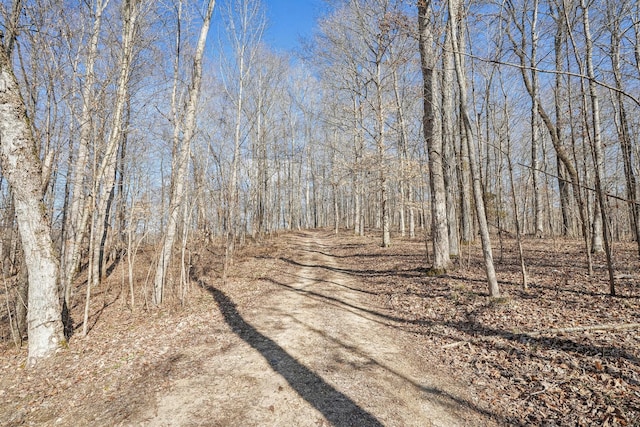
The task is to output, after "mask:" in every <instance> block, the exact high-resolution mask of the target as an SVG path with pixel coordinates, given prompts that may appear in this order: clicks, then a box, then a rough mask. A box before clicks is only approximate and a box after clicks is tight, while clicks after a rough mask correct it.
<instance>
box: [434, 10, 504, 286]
mask: <svg viewBox="0 0 640 427" xmlns="http://www.w3.org/2000/svg"><path fill="white" fill-rule="evenodd" d="M447 5H448V9H449V21H451V25H449V26H448V27H447V29H448V31H451V34H450V35H451V43H452V45H453V51H454V55H453V56H454V66H455V70H456V77H457V80H458V90H459V99H460V115H461V120H462V126H463V131H464V135H465V137H466V140H467V147H468V153H469V169H470V172H471V179H472V181H473V196H474V201H475V204H476V215H477V217H478V227H479V229H480V239H481V241H482V254H483V257H484V263H485V270H486V273H487V285H488V289H489V295H490V296H492V297H498V296H500V288H499V287H498V280H497V278H496V272H495V268H494V266H493V254H492V250H491V239H490V237H489V226H488V224H487V215H486V212H485V206H484V197H483V194H482V186H481V182H480V181H481V179H480V173H479V171H478V162H477V160H476V151H475V150H476V148H475V137H474V134H473V127H472V125H471V118H470V117H469V111H468V104H467V103H468V99H467V82H466V76H465V72H464V69H463V66H462V64H463V61H462V52H460V44H459V42H458V25H459V24H460V21H461V20H460V19H459V15H458V14H459V12H460V2H459V0H447Z"/></svg>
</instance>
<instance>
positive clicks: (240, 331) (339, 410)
mask: <svg viewBox="0 0 640 427" xmlns="http://www.w3.org/2000/svg"><path fill="white" fill-rule="evenodd" d="M200 284H201V285H202V287H203V288H204V289H206V290H207V291H208V292H209V293H210V294H211V295H212V296H213V298H214V299H215V301H216V303H217V304H218V307H219V308H220V312H221V313H222V315H223V316H224V320H225V322H226V323H227V324H228V325H229V326H230V327H231V330H232V331H233V332H234V333H235V334H236V335H238V337H240V338H241V339H242V340H243V341H245V342H246V343H247V344H249V345H250V346H251V347H253V348H254V349H255V350H257V351H258V352H259V353H260V354H261V355H262V357H264V358H265V360H266V361H267V362H268V363H269V365H271V368H272V369H273V370H274V371H275V372H277V373H278V374H280V375H281V376H282V377H283V378H284V379H285V380H286V381H287V382H288V383H289V385H290V386H291V387H292V388H293V389H294V390H295V391H296V392H297V393H298V394H299V395H300V397H302V398H303V399H304V400H306V401H307V402H309V403H310V404H311V405H312V406H313V407H314V408H316V409H317V410H318V411H320V413H322V415H323V416H324V417H325V418H326V419H327V421H329V422H330V423H331V425H334V426H337V427H347V426H363V427H364V426H371V427H376V426H380V427H381V426H382V425H383V424H382V423H381V422H380V421H378V420H377V419H376V418H375V417H374V416H373V415H372V414H370V413H369V412H367V411H365V410H364V409H362V408H361V407H360V406H358V404H357V403H356V402H354V401H353V400H351V399H350V398H349V397H348V396H347V395H345V394H343V393H341V392H340V391H338V390H336V389H335V388H333V387H332V386H331V385H330V384H327V383H326V382H325V381H324V380H323V379H322V378H321V377H320V376H319V375H317V374H316V373H315V372H313V371H312V370H310V369H309V368H307V367H306V366H304V365H302V364H301V363H300V362H298V361H297V360H296V359H295V358H294V357H292V356H291V355H290V354H289V353H287V352H286V351H285V350H284V349H283V348H282V347H280V346H279V345H278V344H277V343H276V342H274V341H273V340H271V339H270V338H268V337H266V336H265V335H263V334H261V333H260V332H258V331H257V330H256V328H254V327H253V326H251V325H250V324H249V323H247V322H246V321H245V320H244V319H243V317H242V316H241V315H240V313H239V312H238V309H237V308H236V304H235V303H234V302H233V301H232V300H231V299H230V298H229V297H228V296H227V295H226V294H225V293H224V292H222V291H221V290H219V289H216V288H214V287H213V286H210V285H208V284H207V283H204V282H203V281H201V282H200Z"/></svg>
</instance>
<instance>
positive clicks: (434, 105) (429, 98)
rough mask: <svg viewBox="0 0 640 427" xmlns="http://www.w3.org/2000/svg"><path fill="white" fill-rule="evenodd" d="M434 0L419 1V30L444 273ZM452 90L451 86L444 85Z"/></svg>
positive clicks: (436, 246) (438, 255)
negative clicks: (431, 20) (433, 18)
mask: <svg viewBox="0 0 640 427" xmlns="http://www.w3.org/2000/svg"><path fill="white" fill-rule="evenodd" d="M430 14H431V1H430V0H420V1H418V31H419V35H420V37H419V44H420V63H421V65H422V79H423V91H422V93H423V100H422V102H423V105H424V115H423V119H422V129H423V132H424V142H425V144H426V145H427V151H428V153H429V184H430V189H431V221H432V229H431V232H432V234H433V236H432V241H433V267H432V268H433V270H434V272H438V273H444V272H445V271H446V270H447V268H448V267H449V264H450V263H451V260H450V257H449V226H448V222H447V204H446V201H447V200H446V189H445V186H444V167H443V162H442V153H443V147H442V133H441V132H440V130H439V129H438V125H437V121H436V118H435V113H436V111H435V110H436V109H438V100H437V97H436V96H435V90H434V88H435V87H436V80H437V73H436V72H435V70H434V68H435V62H436V60H435V58H436V55H435V52H434V48H433V34H432V24H431V22H430ZM442 89H443V90H451V88H442Z"/></svg>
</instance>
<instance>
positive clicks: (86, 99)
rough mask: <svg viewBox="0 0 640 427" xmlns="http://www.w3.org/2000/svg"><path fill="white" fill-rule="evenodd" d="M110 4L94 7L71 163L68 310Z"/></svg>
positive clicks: (85, 210)
mask: <svg viewBox="0 0 640 427" xmlns="http://www.w3.org/2000/svg"><path fill="white" fill-rule="evenodd" d="M108 4H109V0H106V1H103V0H98V1H97V2H96V5H95V12H94V14H95V16H94V21H93V29H92V33H91V39H90V41H89V47H88V53H87V59H86V61H87V63H86V76H85V80H84V83H83V86H82V114H81V116H80V143H79V145H78V153H77V155H76V158H75V160H74V165H73V170H72V174H73V175H72V178H71V186H72V191H73V193H72V195H71V208H70V210H69V222H68V225H67V227H66V233H67V236H66V237H65V240H64V242H65V243H64V245H63V251H62V268H61V271H60V273H61V281H62V289H63V290H64V301H65V303H66V304H67V307H68V306H70V305H71V301H70V299H71V293H72V292H71V291H72V284H73V279H74V278H75V275H76V271H77V270H78V266H79V264H80V252H81V245H82V241H83V240H84V238H85V236H86V233H87V223H88V222H89V214H90V209H89V206H90V205H89V203H90V201H91V200H90V198H87V197H86V194H85V184H86V180H87V174H86V168H87V164H88V162H89V145H90V142H91V136H92V129H93V127H92V124H91V123H92V120H91V115H92V114H93V112H94V111H93V108H94V106H93V103H94V101H95V100H94V93H93V91H94V89H95V88H94V85H95V74H94V68H95V63H96V59H97V56H98V40H99V36H100V29H101V27H102V13H103V12H104V9H105V8H106V7H107V5H108Z"/></svg>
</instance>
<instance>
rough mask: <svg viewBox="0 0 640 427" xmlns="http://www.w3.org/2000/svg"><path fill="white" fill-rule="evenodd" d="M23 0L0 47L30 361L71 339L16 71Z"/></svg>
mask: <svg viewBox="0 0 640 427" xmlns="http://www.w3.org/2000/svg"><path fill="white" fill-rule="evenodd" d="M21 8H22V5H21V2H20V1H19V0H16V1H14V2H13V11H12V15H11V21H10V22H9V25H6V27H5V28H6V32H5V34H4V39H3V40H2V46H1V48H0V166H1V167H2V173H3V175H4V177H5V178H6V179H7V182H8V183H9V185H10V186H11V188H12V192H13V202H14V206H15V215H16V220H17V223H18V229H19V231H20V237H21V240H22V248H23V251H24V255H25V262H26V264H27V270H28V277H29V296H28V298H29V301H28V334H29V356H28V365H30V366H33V365H35V364H36V363H37V362H38V361H39V360H40V359H42V358H46V357H49V356H51V355H52V354H53V353H54V352H55V351H56V350H57V349H58V348H60V347H61V346H63V345H64V344H65V339H64V333H63V325H62V318H61V306H60V300H59V296H58V260H57V259H56V256H55V253H54V250H53V242H52V240H51V228H50V225H49V224H50V223H49V221H48V219H47V217H46V213H45V212H46V210H45V206H44V202H43V198H42V169H41V164H40V159H39V158H38V156H37V153H38V150H37V148H36V144H35V140H34V138H33V134H32V132H31V127H30V126H29V118H28V117H27V112H26V107H25V104H24V101H23V99H22V95H21V93H20V88H19V86H18V81H17V79H16V77H15V74H14V72H13V66H12V62H11V54H12V50H13V46H14V43H15V39H16V37H17V28H18V25H17V23H18V19H19V16H20V12H21Z"/></svg>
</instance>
